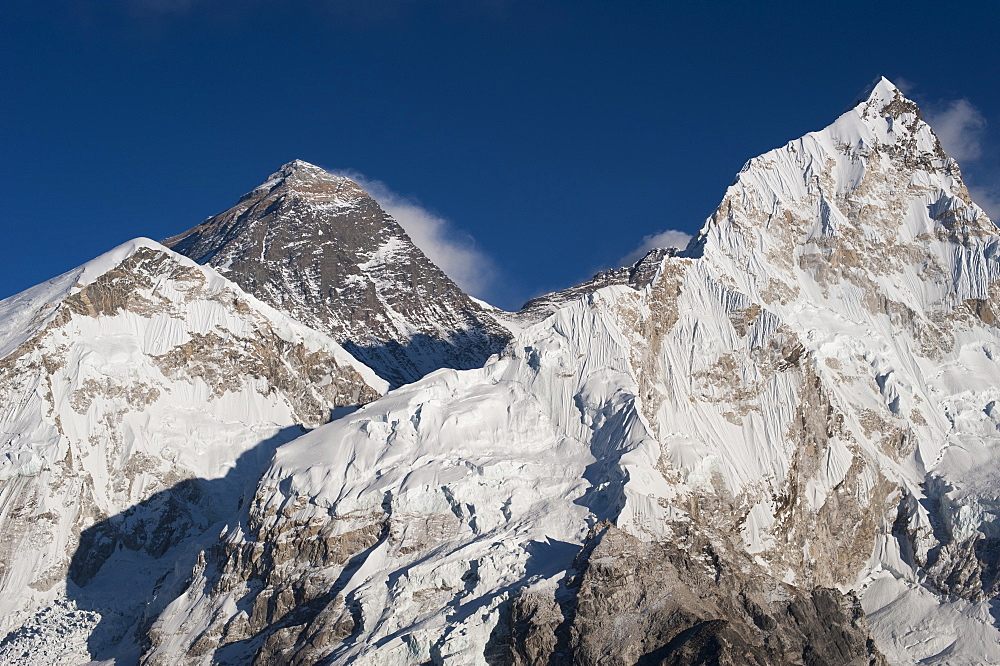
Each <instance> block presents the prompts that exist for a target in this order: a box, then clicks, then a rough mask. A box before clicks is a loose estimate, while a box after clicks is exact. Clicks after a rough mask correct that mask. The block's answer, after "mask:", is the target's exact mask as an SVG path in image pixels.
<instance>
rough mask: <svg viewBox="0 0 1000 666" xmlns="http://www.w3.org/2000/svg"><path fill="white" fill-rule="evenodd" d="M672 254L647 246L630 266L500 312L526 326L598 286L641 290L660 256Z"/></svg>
mask: <svg viewBox="0 0 1000 666" xmlns="http://www.w3.org/2000/svg"><path fill="white" fill-rule="evenodd" d="M676 254H677V250H676V249H675V248H657V249H653V250H650V251H649V252H647V253H646V255H645V256H644V257H642V258H641V259H639V260H638V261H637V262H635V263H634V264H632V265H631V266H623V267H621V268H612V269H610V270H607V271H601V272H600V273H597V274H596V275H595V276H594V277H592V278H591V279H590V280H588V281H586V282H581V283H580V284H578V285H575V286H572V287H569V288H568V289H563V290H561V291H556V292H553V293H551V294H545V295H544V296H538V297H537V298H533V299H531V300H530V301H528V302H527V303H525V304H524V305H522V306H521V309H520V310H518V311H517V312H510V313H504V315H503V316H505V317H506V318H508V319H510V320H511V321H513V322H516V323H517V324H519V325H520V326H530V325H531V324H536V323H538V322H540V321H542V320H543V319H545V318H546V317H548V316H549V315H551V314H552V313H553V312H555V311H556V310H558V309H559V308H561V307H564V306H565V305H566V304H568V303H571V302H572V301H574V300H576V299H578V298H580V297H582V296H587V295H588V294H592V293H594V292H595V291H597V290H598V289H601V288H602V287H609V286H611V285H627V286H630V287H632V288H633V289H636V290H641V289H643V288H645V287H647V286H648V285H649V284H650V283H651V282H652V281H653V278H654V277H656V274H657V272H658V271H659V269H660V264H661V263H662V262H663V259H664V258H666V257H672V256H674V255H676Z"/></svg>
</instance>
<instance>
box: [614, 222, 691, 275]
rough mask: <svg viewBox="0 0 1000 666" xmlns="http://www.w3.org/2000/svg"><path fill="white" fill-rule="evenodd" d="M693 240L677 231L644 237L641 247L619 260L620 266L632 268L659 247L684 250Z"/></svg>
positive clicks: (668, 230)
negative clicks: (631, 266)
mask: <svg viewBox="0 0 1000 666" xmlns="http://www.w3.org/2000/svg"><path fill="white" fill-rule="evenodd" d="M690 240H691V234H686V233H684V232H683V231H678V230H677V229H667V230H666V231H658V232H656V233H655V234H649V235H648V236H643V238H642V242H641V243H639V246H638V247H637V248H635V249H634V250H632V251H631V252H629V253H628V254H626V255H625V256H624V257H622V258H621V259H619V260H618V265H619V266H630V265H632V264H634V263H635V262H637V261H639V260H640V259H642V258H643V256H645V254H646V253H647V252H649V251H650V250H652V249H653V248H657V247H676V248H677V249H678V250H683V249H684V248H685V247H687V244H688V241H690Z"/></svg>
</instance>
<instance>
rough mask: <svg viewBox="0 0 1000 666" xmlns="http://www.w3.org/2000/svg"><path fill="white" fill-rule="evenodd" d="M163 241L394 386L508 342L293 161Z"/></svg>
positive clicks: (387, 224) (402, 246)
mask: <svg viewBox="0 0 1000 666" xmlns="http://www.w3.org/2000/svg"><path fill="white" fill-rule="evenodd" d="M164 244H165V245H167V246H169V247H171V248H173V249H174V250H176V251H177V252H180V253H181V254H184V255H187V256H189V257H191V258H192V259H194V260H196V261H197V262H199V263H208V264H210V265H212V266H214V267H215V268H216V269H218V270H219V272H220V273H222V274H223V275H225V276H226V277H227V278H229V279H231V280H233V281H234V282H236V283H237V284H238V285H240V286H241V287H243V288H244V289H245V290H246V291H248V292H250V293H251V294H254V295H255V296H257V297H258V298H260V299H261V300H263V301H265V302H266V303H269V304H270V305H272V306H274V307H275V308H278V309H279V310H281V311H283V312H285V313H287V314H289V315H291V316H292V317H294V318H295V319H298V320H299V321H301V322H304V323H305V324H307V325H309V326H311V327H313V328H315V329H317V330H320V331H324V332H326V333H329V334H330V335H331V336H333V337H334V338H335V339H336V340H337V341H338V342H340V344H342V345H343V346H344V347H345V348H346V349H347V350H348V351H350V352H351V353H352V354H354V355H355V356H356V357H357V358H358V359H359V360H361V361H362V362H363V363H365V364H366V365H368V366H369V367H371V368H373V369H375V371H376V372H378V373H379V374H380V375H381V376H382V377H383V378H385V379H387V380H388V381H389V382H391V383H392V384H394V385H400V384H404V383H407V382H411V381H414V380H416V379H419V378H420V377H422V376H423V375H425V374H427V373H428V372H431V371H432V370H437V369H438V368H442V367H450V368H474V367H478V366H480V365H482V363H483V362H484V361H485V360H486V359H487V358H488V357H489V356H490V355H491V354H494V353H496V352H497V351H499V349H500V348H502V347H503V345H504V344H505V343H506V342H507V340H508V339H509V337H510V336H509V334H508V333H507V331H506V329H505V328H503V327H502V326H500V325H499V324H498V323H497V322H496V321H495V320H494V319H493V317H492V316H491V315H490V313H489V312H487V310H485V309H484V308H482V307H481V306H480V305H479V304H478V303H476V302H475V301H473V300H472V299H471V298H469V297H468V296H467V295H466V294H465V293H464V292H463V291H462V290H461V289H459V288H458V286H456V285H455V283H454V282H452V281H451V279H450V278H448V276H446V275H445V274H444V273H443V272H442V271H441V269H439V268H438V267H437V266H435V265H434V264H433V263H431V261H430V260H429V259H427V257H426V256H424V254H423V252H421V251H420V250H419V249H417V247H416V246H415V245H414V244H413V243H412V242H411V241H410V238H409V237H408V236H407V235H406V233H405V232H404V231H403V229H402V228H401V227H400V226H399V225H398V224H397V223H396V221H395V220H393V219H392V217H390V216H389V215H388V214H386V213H385V211H383V210H382V209H381V208H380V207H379V205H378V204H377V203H376V202H375V200H374V199H372V198H371V197H370V196H369V195H368V193H367V192H365V191H364V190H363V189H361V187H359V186H358V185H357V183H355V182H354V181H352V180H350V179H348V178H344V177H341V176H335V175H333V174H329V173H327V172H325V171H323V170H322V169H320V168H319V167H316V166H313V165H312V164H308V163H306V162H302V161H300V160H296V161H294V162H290V163H288V164H286V165H284V166H283V167H282V168H281V169H280V170H279V171H277V172H276V173H274V174H272V175H271V176H270V177H269V178H268V180H267V181H266V182H265V183H264V184H262V185H260V186H259V187H257V188H255V189H254V190H253V191H251V192H250V193H248V194H246V195H245V196H244V197H243V198H242V199H240V201H239V203H237V204H236V205H235V206H234V207H233V208H231V209H229V210H227V211H225V212H224V213H220V214H219V215H216V216H215V217H212V218H209V219H208V220H206V221H205V222H203V223H201V224H199V225H198V226H196V227H194V228H193V229H191V230H189V231H186V232H184V233H183V234H180V235H179V236H175V237H173V238H170V239H167V240H166V241H164Z"/></svg>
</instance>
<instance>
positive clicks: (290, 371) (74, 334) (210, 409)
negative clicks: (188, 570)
mask: <svg viewBox="0 0 1000 666" xmlns="http://www.w3.org/2000/svg"><path fill="white" fill-rule="evenodd" d="M0 350H2V358H3V360H2V361H0V396H2V397H0V404H2V405H3V409H2V411H0V430H2V433H3V439H2V440H0V525H2V530H0V563H2V564H0V589H2V590H3V594H2V595H0V623H2V624H0V634H3V635H7V633H8V631H10V630H12V629H15V628H17V627H18V626H19V625H20V624H21V623H24V622H25V621H27V623H28V625H29V627H30V626H36V627H37V626H41V627H42V628H43V629H48V630H49V631H54V630H57V629H59V628H60V627H59V624H60V623H67V624H68V625H70V626H77V625H82V626H83V627H85V628H87V629H94V632H93V634H92V635H91V636H90V647H91V648H93V652H94V656H95V657H96V656H99V653H100V652H101V650H102V649H103V647H102V645H101V642H102V641H104V642H106V643H108V644H109V645H112V646H115V647H116V648H119V647H122V646H125V647H126V648H127V646H128V645H129V640H128V639H127V638H123V634H126V633H128V632H134V631H135V630H136V625H135V620H136V616H137V615H142V614H148V613H151V612H154V611H155V609H156V603H155V602H154V601H153V600H152V596H151V595H152V592H151V591H153V590H154V584H159V583H162V582H163V581H162V580H160V579H161V576H162V575H163V574H164V573H165V572H168V571H171V570H173V569H174V567H175V566H178V565H181V564H182V563H186V562H187V560H185V557H186V556H187V555H188V553H186V552H185V551H184V548H185V546H179V544H181V543H182V542H184V541H185V540H190V539H191V538H195V539H196V540H197V539H198V538H202V535H203V533H204V531H205V530H206V529H208V528H209V527H210V526H211V525H212V524H213V523H215V522H217V521H219V520H228V519H229V517H230V515H231V514H232V513H233V512H234V511H236V510H237V509H238V505H239V500H240V497H241V496H242V494H243V492H244V491H245V490H246V489H247V487H248V485H247V484H249V488H251V489H252V488H253V486H254V485H255V483H256V480H257V478H258V477H259V474H260V469H261V466H262V465H265V464H266V463H267V462H268V460H269V459H270V456H271V452H272V451H273V450H274V448H275V447H276V446H278V445H279V444H280V443H282V442H286V441H289V440H290V439H293V438H295V437H297V436H298V435H300V434H301V433H302V432H303V431H304V430H303V428H302V426H308V427H315V426H318V425H320V424H322V423H325V422H327V421H329V420H330V418H331V413H332V410H335V409H337V408H342V407H349V406H353V405H358V404H361V403H365V402H370V401H371V400H374V399H375V398H377V397H379V395H381V394H382V393H384V392H385V390H386V389H387V386H386V383H385V382H384V380H381V379H380V378H379V377H377V376H376V375H375V374H374V373H373V372H372V371H371V370H370V369H369V368H367V367H365V366H363V365H361V364H360V363H358V362H357V361H356V360H355V359H354V358H352V357H351V356H350V355H349V354H348V353H347V352H345V351H344V350H343V349H342V348H341V347H340V346H339V345H337V343H336V342H334V341H333V340H332V339H331V338H329V337H328V336H326V335H324V334H321V333H317V332H316V331H312V330H310V329H308V328H306V327H305V326H303V325H301V324H298V323H296V322H294V321H292V320H291V319H289V318H288V317H287V316H285V315H282V314H281V313H279V312H277V311H275V310H274V309H272V308H270V307H268V306H267V305H264V304H263V303H261V302H259V301H258V300H257V299H255V298H253V297H252V296H248V295H247V294H245V293H243V292H242V290H240V288H239V287H237V286H236V285H234V284H233V283H231V282H229V281H228V280H226V279H225V278H223V277H221V276H220V275H219V274H218V273H216V272H215V271H214V270H212V269H211V268H207V267H203V266H199V265H197V264H196V263H194V262H193V261H191V260H190V259H187V258H186V257H182V256H180V255H178V254H175V253H174V252H172V251H170V250H169V249H167V248H165V247H163V246H161V245H159V244H158V243H155V242H153V241H150V240H146V239H137V240H134V241H131V242H129V243H126V244H124V245H122V246H120V247H118V248H116V249H114V250H112V251H111V252H108V253H107V254H105V255H102V256H101V257H99V258H97V259H95V260H93V261H91V262H89V263H87V264H85V265H84V266H82V267H80V268H78V269H76V270H73V271H70V272H69V273H66V274H65V275H62V276H60V277H58V278H55V279H54V280H51V281H50V282H47V283H45V284H42V285H39V286H38V287H35V288H33V289H31V290H28V291H26V292H24V293H22V294H19V295H17V296H14V297H12V298H9V299H7V300H5V301H2V302H0ZM217 534H218V531H215V532H212V533H211V536H212V537H213V538H214V537H215V536H217ZM188 566H189V564H188ZM92 597H94V598H96V599H99V600H101V599H113V600H114V608H113V610H112V611H110V612H108V611H107V606H106V603H104V602H102V601H95V600H94V598H92ZM53 601H56V602H57V603H56V604H55V605H54V606H51V607H46V609H45V610H44V611H43V612H42V615H41V616H40V619H39V620H36V621H32V620H31V619H30V618H31V614H32V613H34V611H35V610H36V609H37V608H38V607H39V606H45V605H46V604H50V603H52V602H53ZM96 606H100V607H101V608H102V610H104V611H105V612H104V614H103V617H99V616H98V615H95V614H94V613H93V612H91V611H92V610H93V609H94V608H95V607H96ZM78 628H79V627H78ZM64 629H65V628H64ZM61 633H62V634H63V635H69V633H71V632H69V631H68V630H64V631H62V632H61ZM77 633H78V634H79V632H77ZM54 635H59V633H56V634H54ZM22 639H32V640H28V643H26V644H24V643H19V642H18V641H20V640H22ZM23 645H29V646H31V647H30V648H29V651H30V652H32V653H35V652H37V651H38V650H40V649H42V648H43V647H44V648H45V649H46V650H51V651H50V652H43V653H42V654H41V659H40V661H41V662H42V663H45V662H46V661H47V659H46V657H51V659H50V660H49V661H51V662H52V663H65V660H66V659H67V658H69V657H67V656H66V655H65V654H62V652H61V650H63V649H64V648H66V649H69V651H70V653H72V646H69V647H67V646H65V645H60V643H59V641H53V640H52V636H51V635H47V634H45V633H44V632H43V633H42V634H41V635H38V634H37V633H36V634H35V635H34V636H33V637H32V636H31V633H30V631H29V633H28V635H24V634H23V632H22V633H21V634H18V633H17V632H15V634H12V635H11V636H10V637H8V640H6V641H4V644H3V647H2V648H0V654H2V655H3V657H4V658H5V660H6V661H8V662H9V661H15V662H17V661H19V660H20V659H21V658H22V656H23V655H22V654H21V653H20V652H18V650H19V649H21V648H20V647H19V646H22V647H23ZM77 647H80V646H77ZM136 656H137V655H136Z"/></svg>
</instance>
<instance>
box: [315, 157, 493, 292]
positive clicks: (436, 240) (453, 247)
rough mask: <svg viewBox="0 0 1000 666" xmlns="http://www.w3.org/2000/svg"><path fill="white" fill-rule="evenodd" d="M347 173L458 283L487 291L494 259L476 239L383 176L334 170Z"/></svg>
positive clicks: (460, 285) (469, 288) (469, 290)
mask: <svg viewBox="0 0 1000 666" xmlns="http://www.w3.org/2000/svg"><path fill="white" fill-rule="evenodd" d="M332 173H336V174H338V175H341V176H346V177H348V178H350V179H351V180H353V181H354V182H356V183H357V184H358V185H360V186H361V187H363V188H364V190H365V191H366V192H368V194H370V195H371V196H372V197H373V198H374V199H375V201H377V202H378V203H379V205H380V206H382V208H383V210H385V212H387V213H389V215H392V217H393V218H394V219H395V220H396V221H397V222H399V226H401V227H403V230H404V231H406V233H407V235H409V237H410V240H412V241H413V243H414V244H415V245H416V246H417V247H418V248H420V249H421V250H422V251H423V253H424V254H426V255H427V258H428V259H430V260H431V261H433V262H434V263H435V264H437V265H438V267H440V268H441V270H443V271H444V272H445V274H446V275H447V276H448V277H450V278H451V279H452V280H454V281H455V283H456V284H457V285H458V286H459V287H461V288H462V289H463V290H465V291H466V292H467V293H469V294H472V295H474V296H477V295H482V294H484V293H485V292H486V291H487V290H488V289H489V287H490V286H492V284H493V281H494V279H495V278H496V274H497V271H496V266H495V265H494V263H493V260H492V259H490V258H489V257H488V256H486V254H485V253H483V252H482V251H481V250H479V249H478V248H477V247H476V241H475V239H474V238H473V237H472V236H470V235H469V234H467V233H465V232H464V231H461V230H459V229H455V228H454V227H453V226H452V225H451V224H450V223H449V222H448V221H447V220H445V219H444V218H442V217H440V216H438V215H435V214H434V213H432V212H430V211H429V210H427V209H426V208H423V207H422V206H421V205H420V204H419V203H417V202H416V201H415V200H414V199H412V198H410V197H406V196H403V195H400V194H397V193H396V192H393V191H392V190H391V189H389V186H388V185H386V184H385V183H383V182H382V181H380V180H372V179H369V178H366V177H365V176H363V175H361V174H359V173H357V172H354V171H350V170H348V171H344V170H339V171H332Z"/></svg>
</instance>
